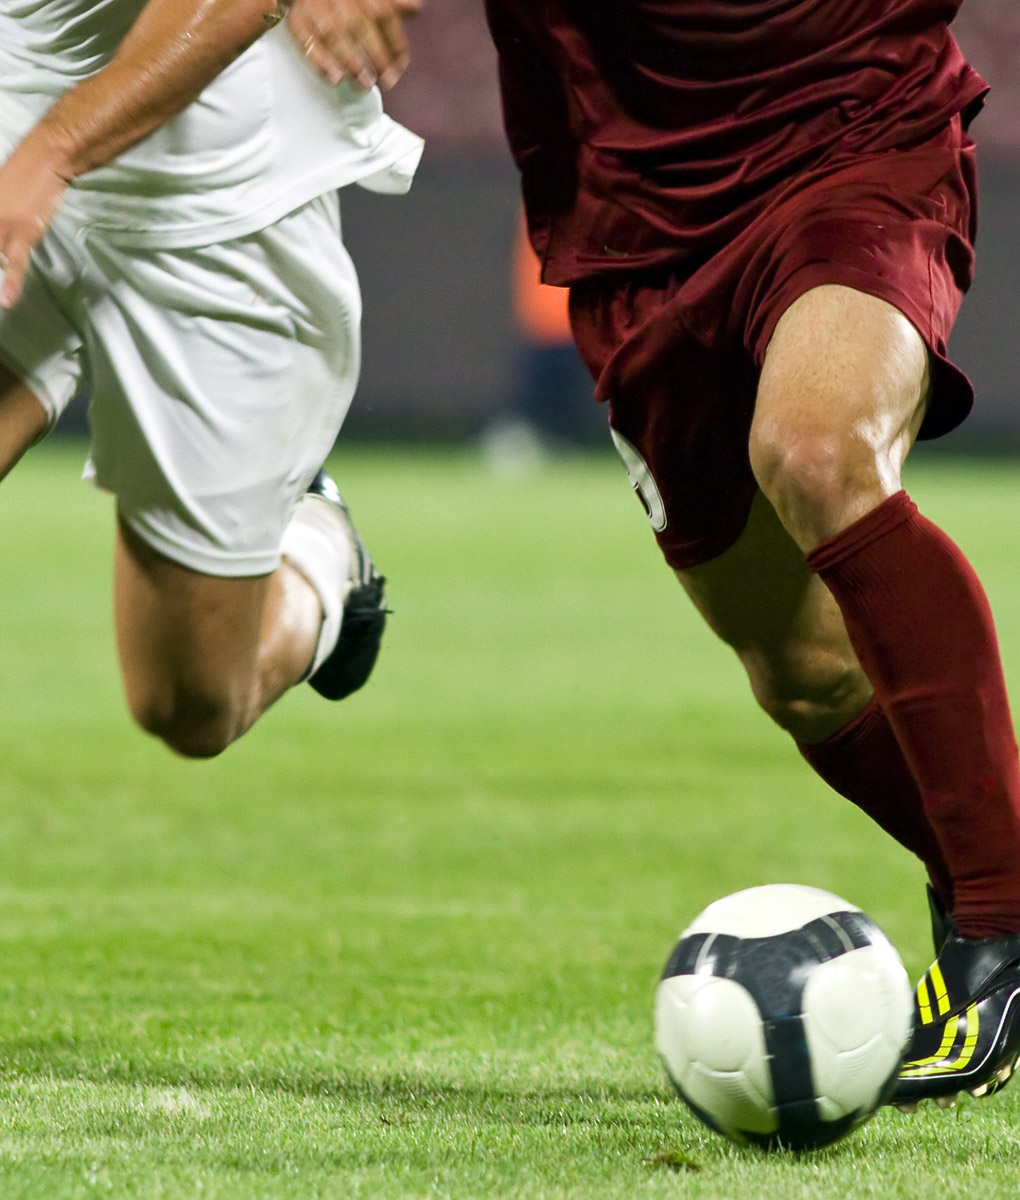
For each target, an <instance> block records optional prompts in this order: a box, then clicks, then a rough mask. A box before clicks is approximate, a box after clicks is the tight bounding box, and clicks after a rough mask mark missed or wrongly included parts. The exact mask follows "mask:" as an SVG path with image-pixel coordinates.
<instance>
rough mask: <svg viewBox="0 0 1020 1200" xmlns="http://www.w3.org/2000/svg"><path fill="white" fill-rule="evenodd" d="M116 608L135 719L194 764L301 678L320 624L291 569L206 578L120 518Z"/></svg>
mask: <svg viewBox="0 0 1020 1200" xmlns="http://www.w3.org/2000/svg"><path fill="white" fill-rule="evenodd" d="M114 612H115V624H116V632H117V646H118V651H119V654H120V661H121V670H122V673H123V678H124V687H125V691H126V695H127V701H128V707H129V709H130V711H131V713H132V715H133V716H134V718H135V720H136V721H137V722H138V723H139V724H140V725H141V726H142V727H143V728H144V729H146V730H148V731H149V732H150V733H153V734H155V735H156V736H158V737H160V738H162V739H163V740H164V741H165V742H166V743H167V744H168V745H169V746H170V747H171V748H172V749H174V750H176V751H177V752H178V753H180V754H184V755H186V756H188V757H198V758H203V757H210V756H212V755H215V754H218V753H220V752H221V751H222V750H224V749H225V748H226V747H227V746H228V745H230V743H231V742H233V741H234V740H235V739H236V738H238V737H240V736H241V734H242V733H244V732H245V731H246V730H247V729H248V728H250V726H251V725H252V724H253V723H254V722H255V721H256V720H257V719H258V717H259V716H260V715H261V714H262V713H263V712H264V711H265V710H266V709H267V708H268V707H269V706H270V705H271V704H272V703H273V701H275V700H276V699H278V698H279V696H280V695H282V693H283V692H284V691H286V690H287V689H288V688H290V687H291V686H293V685H294V684H295V683H297V682H298V681H299V680H300V679H301V678H302V677H303V676H304V674H305V673H306V671H307V669H308V665H309V663H310V662H311V661H312V657H313V654H314V652H315V648H316V644H317V640H318V637H319V631H320V626H321V623H322V608H321V605H320V602H319V599H318V596H317V595H316V593H315V591H314V590H313V588H312V586H311V585H310V584H309V583H308V581H307V580H306V579H305V578H304V576H303V575H301V574H300V573H299V572H298V571H297V570H296V569H295V568H294V567H293V566H291V565H290V564H289V563H287V562H284V563H282V564H281V566H280V567H279V568H278V569H277V570H276V571H274V572H273V573H272V574H271V575H263V576H256V577H247V578H239V579H238V578H235V579H231V578H223V577H217V576H209V575H202V574H199V573H197V572H195V571H191V570H188V569H187V568H186V567H182V566H180V565H179V564H177V563H174V562H171V561H170V560H169V559H167V558H165V557H163V556H162V555H160V554H158V553H157V552H156V551H155V550H153V549H152V548H151V547H150V546H148V545H146V543H145V542H143V541H142V540H141V539H140V538H139V537H138V535H137V534H136V533H134V532H133V531H132V530H131V529H129V528H128V527H127V526H126V525H125V524H124V523H123V522H118V531H117V542H116V551H115V569H114Z"/></svg>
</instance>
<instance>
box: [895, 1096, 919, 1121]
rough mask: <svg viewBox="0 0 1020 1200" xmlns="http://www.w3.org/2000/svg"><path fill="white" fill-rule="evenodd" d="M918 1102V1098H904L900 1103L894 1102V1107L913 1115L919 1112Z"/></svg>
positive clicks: (910, 1115)
mask: <svg viewBox="0 0 1020 1200" xmlns="http://www.w3.org/2000/svg"><path fill="white" fill-rule="evenodd" d="M917 1104H918V1102H917V1101H916V1100H902V1101H900V1103H899V1104H894V1105H893V1108H895V1109H896V1111H897V1112H901V1113H906V1114H907V1116H908V1117H912V1116H913V1115H914V1114H915V1113H916V1112H917Z"/></svg>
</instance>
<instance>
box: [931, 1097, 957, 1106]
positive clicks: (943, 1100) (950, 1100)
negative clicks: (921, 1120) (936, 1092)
mask: <svg viewBox="0 0 1020 1200" xmlns="http://www.w3.org/2000/svg"><path fill="white" fill-rule="evenodd" d="M935 1103H936V1104H937V1105H938V1106H939V1108H955V1107H956V1097H955V1096H936V1097H935Z"/></svg>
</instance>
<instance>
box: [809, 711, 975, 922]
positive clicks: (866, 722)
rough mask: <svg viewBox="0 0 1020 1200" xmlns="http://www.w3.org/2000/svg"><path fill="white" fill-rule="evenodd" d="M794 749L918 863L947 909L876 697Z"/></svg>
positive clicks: (942, 863)
mask: <svg viewBox="0 0 1020 1200" xmlns="http://www.w3.org/2000/svg"><path fill="white" fill-rule="evenodd" d="M797 748H798V750H800V752H801V754H802V755H803V756H804V758H805V760H806V761H807V762H808V764H809V765H810V766H811V767H812V768H813V769H814V771H815V774H817V775H819V776H820V777H821V778H822V779H824V780H825V782H826V783H827V784H828V785H829V787H831V788H832V789H833V791H835V792H838V793H839V794H840V795H841V796H844V797H846V799H847V800H850V801H852V803H854V804H856V805H857V807H858V808H859V809H860V810H861V811H862V812H865V813H867V814H868V816H869V817H871V819H872V820H873V821H874V822H875V823H876V824H878V825H880V826H881V827H882V829H884V830H885V831H886V833H888V834H889V835H890V836H891V837H894V838H895V839H896V841H898V842H899V843H900V845H901V846H904V847H906V849H907V850H910V851H911V852H912V853H913V854H916V855H917V857H918V858H919V859H920V860H921V862H923V863H924V865H925V867H926V868H927V871H928V877H929V879H930V880H931V884H932V887H933V888H934V889H935V893H936V895H937V896H938V898H939V899H940V900H941V901H942V903H943V905H944V906H945V908H946V910H947V911H949V910H951V909H952V907H953V905H952V898H953V883H952V879H951V877H950V874H949V868H948V867H947V866H946V860H945V858H944V857H943V855H942V849H941V847H940V846H939V843H938V839H937V838H936V836H935V831H934V830H933V829H932V827H931V824H930V823H929V821H928V818H927V816H925V812H924V802H923V801H922V799H921V793H920V792H919V791H918V790H917V783H916V782H915V780H914V776H913V775H912V774H911V771H910V768H909V767H908V766H907V761H906V759H905V758H904V757H903V751H902V750H901V749H900V744H899V742H898V741H897V740H896V735H895V734H894V733H893V731H892V729H891V727H890V725H889V721H888V719H887V717H886V715H885V713H884V712H883V711H882V707H881V705H880V704H879V703H878V701H877V700H872V702H871V703H870V704H869V705H868V707H867V708H866V709H865V710H864V711H863V712H862V713H861V714H860V716H858V717H855V718H854V719H853V720H852V721H851V722H850V724H849V725H847V726H846V728H845V729H841V730H840V731H839V733H835V734H833V735H832V737H829V738H826V739H825V741H824V742H815V743H813V744H811V745H808V744H807V743H804V742H798V743H797Z"/></svg>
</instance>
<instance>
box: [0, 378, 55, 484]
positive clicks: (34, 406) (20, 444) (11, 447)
mask: <svg viewBox="0 0 1020 1200" xmlns="http://www.w3.org/2000/svg"><path fill="white" fill-rule="evenodd" d="M48 427H49V417H48V415H47V412H46V409H45V408H44V407H43V404H42V401H41V400H40V399H39V398H38V396H37V395H36V394H35V392H34V391H33V390H32V389H31V388H30V387H29V386H28V385H27V384H26V383H25V382H24V380H22V379H21V378H20V377H19V376H18V375H16V374H15V373H14V372H13V371H9V370H8V369H7V368H6V367H5V366H4V365H3V362H2V361H0V479H3V477H4V476H5V475H6V474H7V473H8V471H10V469H11V467H13V466H14V464H15V463H16V462H17V461H18V459H19V458H21V456H22V455H23V454H24V453H25V451H26V450H27V449H28V448H29V447H30V446H32V445H34V444H35V443H36V442H37V441H38V440H39V439H40V438H41V437H42V436H43V434H44V433H45V432H46V430H47V428H48Z"/></svg>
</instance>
